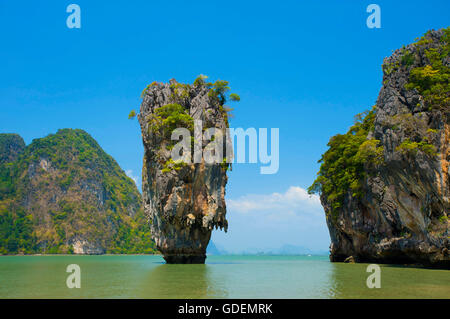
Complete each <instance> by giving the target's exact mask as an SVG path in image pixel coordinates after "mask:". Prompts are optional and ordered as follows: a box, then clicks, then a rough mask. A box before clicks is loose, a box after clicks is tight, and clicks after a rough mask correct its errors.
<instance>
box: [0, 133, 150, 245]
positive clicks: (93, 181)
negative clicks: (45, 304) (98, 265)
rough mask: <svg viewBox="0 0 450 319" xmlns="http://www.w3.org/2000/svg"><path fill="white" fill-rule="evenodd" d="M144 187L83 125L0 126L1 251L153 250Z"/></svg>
mask: <svg viewBox="0 0 450 319" xmlns="http://www.w3.org/2000/svg"><path fill="white" fill-rule="evenodd" d="M144 224H145V218H144V214H143V208H142V201H141V195H140V194H139V191H138V189H137V187H136V185H135V184H134V183H133V181H132V180H131V179H130V178H129V177H127V176H126V174H125V172H124V171H123V170H122V169H121V168H120V167H119V165H118V164H117V163H116V161H115V160H114V159H113V158H112V157H111V156H109V155H108V154H106V153H105V152H104V151H103V150H102V149H101V147H100V146H99V145H98V143H97V142H96V141H95V140H94V139H93V138H92V137H91V136H90V135H89V134H88V133H86V132H84V131H82V130H72V129H63V130H59V131H58V132H57V133H56V134H51V135H49V136H47V137H44V138H39V139H35V140H33V142H32V143H31V144H30V145H28V146H25V143H24V142H23V139H22V138H21V137H20V136H19V135H17V134H0V254H33V253H46V254H48V253H51V254H58V253H74V254H103V253H153V252H155V250H154V243H153V242H152V241H151V239H150V236H149V231H147V230H146V227H145V225H144Z"/></svg>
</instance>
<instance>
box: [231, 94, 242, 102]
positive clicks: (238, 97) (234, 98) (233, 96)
mask: <svg viewBox="0 0 450 319" xmlns="http://www.w3.org/2000/svg"><path fill="white" fill-rule="evenodd" d="M230 100H231V101H235V102H239V101H240V100H241V97H240V96H239V95H237V94H236V93H231V94H230Z"/></svg>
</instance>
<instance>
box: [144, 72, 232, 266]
mask: <svg viewBox="0 0 450 319" xmlns="http://www.w3.org/2000/svg"><path fill="white" fill-rule="evenodd" d="M211 92H213V93H214V91H213V89H212V88H211V85H208V84H205V83H204V82H203V81H199V83H195V84H194V85H185V84H179V83H178V82H176V81H175V80H171V81H170V83H153V84H151V85H149V86H148V87H147V88H146V90H145V91H144V92H143V102H142V104H141V109H140V113H139V114H138V119H139V123H140V126H141V130H142V139H143V144H144V149H145V154H144V162H143V170H142V193H143V199H144V209H145V213H146V215H147V216H148V218H149V220H150V227H151V231H152V237H153V239H154V240H155V242H156V245H157V248H158V250H159V251H161V253H162V254H163V256H164V259H165V260H166V262H167V263H204V262H205V258H206V247H207V245H208V242H209V240H210V237H211V232H212V230H213V229H214V228H220V229H222V228H224V229H225V231H226V230H227V220H226V219H225V214H226V206H225V185H226V183H227V174H226V173H227V169H228V164H226V163H213V164H208V163H206V162H205V160H204V159H203V158H201V159H200V162H199V163H192V162H193V158H192V162H191V163H188V164H183V163H181V164H179V163H178V164H177V163H176V162H175V163H174V162H172V161H171V158H172V156H171V151H172V149H173V147H174V144H175V143H177V142H173V141H171V134H170V131H169V132H168V130H167V129H168V127H167V125H166V123H163V121H164V119H167V114H162V113H161V110H163V109H164V107H165V106H167V105H174V104H175V105H178V106H181V107H182V108H181V112H179V110H178V113H177V114H178V115H180V114H181V116H179V118H181V119H182V120H180V123H179V124H180V125H181V126H182V127H183V126H184V127H190V124H192V123H193V122H194V121H199V120H200V121H201V123H202V125H203V128H207V127H215V128H218V129H221V130H222V131H223V132H226V130H227V127H228V119H227V112H226V111H224V106H223V102H224V100H221V99H220V98H217V96H215V95H214V94H212V93H211ZM161 108H163V109H161ZM158 110H160V111H158ZM178 115H177V116H178ZM173 118H175V116H173ZM174 121H176V120H174ZM187 122H189V123H190V124H187ZM174 126H177V125H174ZM172 128H173V127H172ZM190 130H191V131H193V130H192V127H190ZM192 133H193V134H192V138H193V139H192V144H193V143H194V140H195V143H198V144H196V145H197V146H195V147H198V145H200V146H201V149H202V150H205V148H206V147H207V145H208V144H209V143H210V141H207V140H204V139H202V135H203V132H202V130H201V129H200V132H198V131H196V133H194V132H192ZM194 135H195V136H194ZM222 140H225V138H223V139H222ZM198 141H201V142H198ZM222 144H223V154H226V152H225V141H224V142H223V143H222ZM193 149H194V147H193V148H192V153H193Z"/></svg>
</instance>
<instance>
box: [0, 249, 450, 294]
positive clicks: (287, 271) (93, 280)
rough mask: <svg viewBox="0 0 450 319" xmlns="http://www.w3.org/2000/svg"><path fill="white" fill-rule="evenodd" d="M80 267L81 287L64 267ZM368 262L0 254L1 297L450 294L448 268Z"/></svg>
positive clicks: (313, 258) (321, 258) (305, 258)
mask: <svg viewBox="0 0 450 319" xmlns="http://www.w3.org/2000/svg"><path fill="white" fill-rule="evenodd" d="M69 264H78V265H79V266H80V267H81V288H80V289H76V288H74V289H69V288H67V286H66V279H67V276H68V275H69V273H66V267H67V265H69ZM366 267H367V264H342V263H330V262H329V261H328V257H327V256H209V257H208V258H207V263H206V265H166V264H164V260H163V259H162V257H160V256H124V255H120V256H117V255H116V256H2V257H0V298H450V271H449V270H430V269H421V268H411V267H407V268H405V267H398V266H387V265H381V288H380V289H368V288H367V286H366V279H367V276H368V275H370V274H369V273H367V272H366Z"/></svg>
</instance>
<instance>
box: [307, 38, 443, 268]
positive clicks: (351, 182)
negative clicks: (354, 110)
mask: <svg viewBox="0 0 450 319" xmlns="http://www.w3.org/2000/svg"><path fill="white" fill-rule="evenodd" d="M449 42H450V29H445V30H439V31H430V32H427V33H426V35H425V36H424V37H422V38H420V39H419V41H418V42H417V43H414V44H411V45H408V46H406V47H403V48H402V49H399V50H396V51H395V52H394V53H393V54H392V56H391V57H389V58H386V59H385V61H384V63H383V73H384V75H383V86H382V88H381V91H380V94H379V97H378V100H377V103H376V105H375V107H374V108H373V109H372V111H370V112H368V113H366V114H364V115H360V116H359V117H358V120H357V122H356V123H355V125H354V126H353V127H352V128H351V129H350V130H349V132H348V133H347V134H345V135H336V136H335V137H333V138H332V139H330V142H329V144H328V145H329V146H330V149H329V150H328V151H327V152H326V153H325V154H324V155H323V157H322V159H321V162H322V166H321V169H320V171H319V174H318V178H317V180H316V181H315V183H314V184H313V185H312V186H311V187H310V191H311V192H318V193H320V195H321V201H322V205H323V207H324V209H325V212H326V218H327V224H328V228H329V231H330V236H331V246H330V252H331V256H330V258H331V260H332V261H344V260H355V261H360V262H380V263H417V264H424V265H429V266H436V267H443V268H450V255H449V249H450V237H449V236H450V232H449V229H450V226H449V225H450V224H449V214H450V197H449V196H450V192H449V171H448V168H449V160H450V151H449V149H450V127H449V124H450V123H449V113H450V90H449V75H450V72H449V70H450V68H449V66H450V58H449V52H450V49H449V45H450V43H449Z"/></svg>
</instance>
